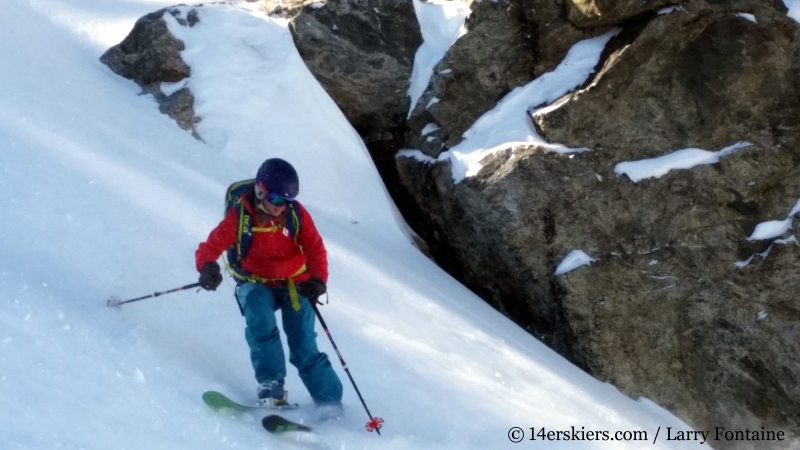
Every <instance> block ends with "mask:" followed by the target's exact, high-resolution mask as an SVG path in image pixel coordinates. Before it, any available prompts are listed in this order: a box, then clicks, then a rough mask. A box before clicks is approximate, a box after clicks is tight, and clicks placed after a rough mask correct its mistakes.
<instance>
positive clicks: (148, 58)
mask: <svg viewBox="0 0 800 450" xmlns="http://www.w3.org/2000/svg"><path fill="white" fill-rule="evenodd" d="M165 13H166V14H171V15H173V16H174V17H175V18H176V20H177V21H178V23H179V24H181V25H183V26H190V27H191V26H194V25H195V24H196V23H197V20H198V18H197V13H196V12H194V11H193V13H189V14H188V15H187V17H182V15H181V12H180V11H179V10H178V9H175V8H164V9H161V10H158V11H155V12H152V13H150V14H147V15H146V16H143V17H142V18H140V19H139V20H137V21H136V24H135V25H134V27H133V30H131V32H130V33H129V34H128V36H127V37H125V39H124V40H123V41H122V42H120V43H119V44H118V45H115V46H114V47H111V48H110V49H108V51H106V52H105V53H104V54H103V56H101V57H100V61H101V62H103V63H104V64H106V65H107V66H108V67H109V68H110V69H111V70H113V71H114V73H116V74H117V75H120V76H122V77H125V78H127V79H129V80H133V81H135V82H136V84H138V85H139V86H141V87H142V90H143V91H144V92H146V93H148V94H151V95H153V97H155V99H156V100H157V101H158V103H159V109H160V110H161V112H162V113H165V114H167V115H169V116H170V117H172V118H173V119H175V121H176V122H178V125H180V127H181V128H183V129H184V130H188V131H191V132H192V134H193V135H194V136H195V137H198V136H197V134H196V132H195V131H194V125H195V123H196V120H197V119H196V118H195V115H194V107H193V105H194V97H193V96H192V93H191V91H189V89H186V88H183V89H179V90H177V91H176V92H174V93H172V94H171V95H169V96H167V95H165V94H164V93H163V92H162V90H161V83H177V82H179V81H181V80H183V79H184V78H186V77H188V76H189V75H190V74H191V71H190V69H189V66H187V65H186V63H185V62H184V61H183V59H181V56H180V52H181V51H182V50H183V49H184V46H183V42H181V41H179V40H178V39H176V38H175V37H174V36H173V35H172V34H171V33H170V32H169V29H168V28H167V23H166V22H165V21H164V19H163V16H164V14H165Z"/></svg>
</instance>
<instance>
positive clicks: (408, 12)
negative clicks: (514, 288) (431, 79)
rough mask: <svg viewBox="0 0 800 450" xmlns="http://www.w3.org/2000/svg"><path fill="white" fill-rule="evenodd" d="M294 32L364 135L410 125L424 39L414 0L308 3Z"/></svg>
mask: <svg viewBox="0 0 800 450" xmlns="http://www.w3.org/2000/svg"><path fill="white" fill-rule="evenodd" d="M291 31H292V36H293V37H294V41H295V45H297V49H298V51H299V52H300V55H301V56H302V57H303V60H304V61H305V62H306V65H307V66H308V68H309V70H310V71H311V72H312V73H313V74H314V76H315V77H316V78H317V80H318V81H319V82H320V84H322V86H323V87H325V89H326V90H327V91H328V93H329V94H330V96H331V98H333V100H334V101H335V102H336V104H337V105H339V108H340V109H341V110H342V112H343V113H344V114H345V116H346V117H347V118H348V120H349V121H350V123H352V124H353V126H354V127H355V128H356V130H358V131H359V133H361V135H362V136H365V137H367V138H368V139H369V136H370V135H371V134H373V133H378V134H379V135H380V134H381V133H383V132H384V130H389V129H392V128H395V127H403V126H404V122H405V116H406V114H407V113H408V107H409V100H408V96H407V94H406V93H407V91H408V87H409V79H410V78H411V71H412V69H413V66H414V54H415V53H416V51H417V49H418V48H419V46H420V45H421V44H422V35H421V33H420V30H419V24H418V23H417V18H416V14H415V13H414V5H413V4H412V2H411V0H400V1H395V0H349V1H342V2H329V3H325V4H324V6H321V7H313V6H307V7H305V8H304V9H303V10H302V12H301V13H300V14H299V15H297V16H296V17H295V18H294V21H293V22H292V24H291ZM377 139H381V136H378V137H377Z"/></svg>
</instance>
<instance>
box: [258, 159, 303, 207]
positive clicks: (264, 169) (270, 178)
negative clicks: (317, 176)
mask: <svg viewBox="0 0 800 450" xmlns="http://www.w3.org/2000/svg"><path fill="white" fill-rule="evenodd" d="M256 184H261V185H263V186H264V187H265V188H267V190H268V191H269V193H270V194H274V195H278V196H280V197H283V198H286V199H294V198H295V197H297V194H299V193H300V180H299V179H298V177H297V171H296V170H294V167H292V165H291V164H289V163H288V162H286V161H284V160H282V159H280V158H270V159H268V160H266V161H264V164H261V167H259V168H258V173H257V174H256Z"/></svg>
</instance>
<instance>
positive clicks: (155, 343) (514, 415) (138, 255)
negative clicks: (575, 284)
mask: <svg viewBox="0 0 800 450" xmlns="http://www.w3.org/2000/svg"><path fill="white" fill-rule="evenodd" d="M169 3H170V2H168V1H164V0H113V1H112V0H13V1H12V2H7V4H5V5H4V9H3V13H2V14H0V48H2V50H1V52H2V53H0V54H1V55H2V58H0V88H1V89H2V90H1V91H0V92H2V93H3V94H2V95H3V101H2V102H0V170H2V176H0V211H3V220H2V222H0V223H1V224H0V403H2V404H3V405H4V407H3V408H2V409H0V436H2V444H1V445H0V446H2V448H3V449H59V448H63V449H143V448H147V449H156V450H157V449H169V450H178V449H195V450H196V449H224V448H257V449H261V448H264V449H266V448H270V449H276V448H277V449H283V448H286V449H290V448H297V447H296V445H295V444H294V443H292V442H284V441H281V440H279V439H277V438H275V437H273V436H270V435H268V434H266V433H265V432H264V431H263V430H262V429H261V428H260V427H259V426H258V423H257V419H259V418H258V417H244V418H232V417H226V416H222V415H219V414H215V413H212V412H211V411H209V410H207V408H206V407H205V406H204V405H203V404H202V402H201V401H200V395H201V393H202V392H203V391H205V390H208V389H218V390H222V391H224V392H226V393H228V394H229V395H231V396H232V397H234V398H236V399H238V400H241V401H245V402H246V401H250V400H251V399H252V397H253V395H254V390H255V381H254V380H253V377H252V369H251V367H250V363H249V360H248V353H247V348H246V344H245V342H244V336H243V334H244V333H243V322H242V319H241V317H240V315H239V312H238V309H237V307H236V306H235V304H234V300H233V298H232V295H231V293H232V289H233V286H232V283H231V282H230V281H226V283H225V284H223V286H222V288H220V289H219V290H217V291H216V292H201V293H194V292H181V293H175V294H170V295H168V296H164V297H159V298H154V299H148V300H144V301H142V302H138V303H133V304H129V305H126V306H124V307H123V308H122V310H121V311H114V310H110V309H108V308H106V306H105V301H106V299H107V298H108V297H109V296H110V295H118V296H119V297H121V298H123V299H126V298H132V297H138V296H141V295H146V294H149V293H152V292H154V291H160V290H166V289H169V288H172V287H177V286H180V285H183V284H187V283H191V282H193V281H195V280H196V277H197V274H196V273H195V271H194V262H193V255H194V250H195V249H196V247H197V244H198V243H199V242H200V241H201V240H202V239H204V238H205V237H206V235H207V233H208V232H209V231H210V230H211V229H212V227H213V226H214V225H216V223H217V222H218V221H219V220H220V219H221V215H222V211H221V209H222V196H223V192H224V189H225V187H226V186H227V185H228V184H229V183H231V182H233V181H237V180H240V179H244V178H247V177H251V176H252V175H253V174H254V172H255V170H256V168H257V167H258V164H259V163H260V162H261V161H263V160H264V159H266V158H268V157H272V156H278V157H283V158H286V159H288V160H289V161H291V162H292V163H293V164H294V165H295V166H296V167H297V169H298V171H299V173H300V176H301V187H302V189H301V194H300V200H301V201H303V203H304V204H305V205H306V206H307V207H308V209H309V210H310V211H311V213H312V214H313V216H314V218H315V222H316V223H317V225H318V227H319V229H320V231H321V233H322V235H323V237H324V239H325V242H326V244H327V246H328V250H329V256H330V266H331V279H330V304H329V305H326V306H324V307H323V308H322V313H323V314H324V315H325V318H326V321H327V322H328V325H329V327H330V329H331V332H332V333H333V336H334V338H335V339H336V341H337V344H338V346H339V348H340V350H341V351H342V353H343V355H344V357H345V359H346V361H347V363H348V365H349V367H350V369H351V371H352V373H353V376H354V377H355V379H356V381H357V382H358V384H359V388H360V390H361V392H362V393H363V395H364V397H365V399H366V401H367V403H368V405H369V407H370V409H371V411H372V412H373V413H374V414H375V415H378V416H381V417H383V418H384V419H385V421H386V425H385V427H384V429H383V436H382V437H378V436H376V435H375V434H368V433H366V432H365V431H364V430H363V424H364V423H365V422H366V419H367V417H366V414H365V413H364V411H363V410H362V408H361V405H360V403H359V401H358V399H357V397H356V395H355V393H354V391H353V389H352V388H351V387H350V385H349V383H348V380H347V377H346V375H345V374H344V372H343V371H342V370H341V367H340V365H339V363H338V362H336V361H335V360H334V366H335V367H336V369H337V371H338V372H339V375H340V377H341V378H342V380H343V382H344V383H345V398H344V403H345V407H346V410H347V416H346V418H345V420H344V421H343V422H342V423H341V424H340V425H329V426H324V427H322V429H321V431H320V433H321V434H322V435H323V436H324V437H325V440H326V442H327V443H328V444H329V445H330V448H337V449H365V448H366V449H369V448H386V449H422V448H424V449H487V448H504V447H513V446H514V444H512V443H511V442H510V441H509V430H510V429H511V427H520V428H521V431H523V432H525V433H526V435H525V439H530V437H531V435H530V431H531V430H530V427H536V430H537V431H538V430H539V429H541V428H542V427H544V428H545V429H546V430H547V431H551V430H552V431H555V430H570V427H575V428H576V429H577V430H585V431H590V430H593V431H609V432H611V435H610V436H611V437H612V438H613V437H614V432H616V431H635V430H642V431H645V432H646V433H647V440H648V441H649V442H648V443H647V446H648V447H650V446H652V447H653V448H656V449H658V448H689V447H690V446H691V448H696V447H697V443H696V442H686V443H681V442H678V441H666V440H665V435H666V431H667V430H666V427H673V429H672V430H673V433H674V432H675V430H677V429H682V430H687V429H689V428H688V427H687V426H686V425H685V424H683V423H681V422H680V421H679V420H678V419H676V418H675V417H673V416H671V415H670V414H668V413H666V412H665V411H664V410H662V409H660V408H659V407H658V406H657V405H655V404H653V403H652V402H650V401H647V400H646V399H641V400H640V401H634V400H631V399H629V398H627V397H626V396H624V395H622V394H620V393H619V392H617V391H616V389H614V388H613V387H612V386H610V385H608V384H605V383H602V382H599V381H597V380H595V379H593V378H592V377H590V376H588V375H587V374H585V373H584V372H582V371H580V370H579V369H577V368H575V367H574V366H572V365H571V364H569V363H568V362H567V361H565V360H564V359H563V358H561V357H559V356H558V355H556V354H555V353H553V352H552V351H550V350H549V349H547V348H546V347H544V346H543V345H542V344H540V343H539V342H538V341H537V340H535V339H534V338H533V337H532V336H530V335H529V334H528V333H526V332H525V331H524V330H522V329H520V328H519V327H518V326H516V325H514V324H513V323H511V322H510V321H509V320H507V319H506V318H505V317H503V316H502V315H501V314H499V313H498V312H496V311H494V310H493V309H491V308H490V307H489V306H487V305H486V304H485V303H484V302H482V301H481V300H480V299H479V298H477V297H476V296H474V295H473V294H472V293H470V292H469V291H468V290H467V289H465V288H464V287H463V286H461V285H460V284H459V283H457V282H456V281H454V280H453V279H451V278H450V277H449V276H447V275H446V274H445V273H444V272H443V271H441V270H440V269H439V268H438V267H437V266H436V265H434V264H433V263H432V262H431V261H429V260H428V259H426V258H425V257H424V256H423V255H422V254H420V253H419V252H418V251H417V250H416V249H415V248H414V247H413V246H412V245H411V244H410V242H409V239H408V237H407V232H406V231H405V226H404V224H402V222H401V221H399V220H398V218H397V215H396V211H395V209H394V206H393V205H392V204H391V202H390V200H389V198H388V196H387V195H386V190H385V188H384V187H383V185H382V184H381V182H380V179H379V177H378V175H377V172H376V171H375V168H374V167H373V165H372V162H371V160H370V159H369V156H368V155H367V152H366V150H365V147H364V145H363V143H362V142H361V141H360V140H359V138H358V135H357V134H356V133H355V132H354V131H353V130H352V128H351V127H350V126H349V125H348V124H347V122H346V120H345V119H344V117H343V116H342V114H341V113H340V112H339V111H338V109H337V108H336V107H335V105H334V104H333V102H332V101H331V100H330V98H328V96H327V95H326V94H325V93H324V91H323V90H322V89H321V88H320V87H319V85H318V84H317V83H316V82H315V81H314V79H313V77H312V76H311V75H310V74H309V73H308V71H307V70H306V68H305V66H304V65H303V64H302V61H301V60H300V58H299V56H298V54H297V52H296V50H295V49H294V47H293V45H292V43H291V38H290V36H289V33H288V31H287V29H286V28H285V24H281V23H279V22H275V21H271V20H268V19H266V18H265V17H263V16H262V15H259V14H257V13H251V12H249V11H248V10H253V9H254V7H255V6H257V5H249V6H246V5H245V4H237V5H236V6H231V5H225V4H213V5H208V6H206V7H205V8H203V9H202V11H201V15H200V20H201V22H200V24H198V25H197V26H195V27H194V28H192V29H191V30H189V29H183V30H176V33H178V34H181V37H182V38H183V39H185V40H186V42H187V49H186V52H185V54H184V57H185V58H186V60H187V62H188V63H189V64H190V65H191V66H192V69H193V77H192V78H191V79H190V80H189V82H188V85H189V86H190V87H191V88H192V89H193V90H194V91H195V95H196V96H197V112H198V113H199V114H200V115H202V117H203V122H201V124H200V127H199V132H200V134H201V135H203V136H205V137H206V138H207V142H208V144H204V143H201V142H199V141H197V140H195V139H193V138H192V137H191V136H190V135H189V134H187V133H186V132H184V131H182V130H181V129H179V128H178V127H177V125H176V124H175V123H174V122H173V121H172V120H171V119H169V118H168V117H166V116H164V115H162V114H160V113H159V112H158V108H157V106H156V103H155V102H154V101H153V100H152V99H151V98H148V97H147V96H142V95H139V88H138V87H137V86H136V85H135V84H134V83H132V82H130V81H127V80H124V79H122V78H120V77H118V76H116V75H114V74H113V73H112V72H111V71H110V70H108V69H107V68H106V67H105V66H103V65H102V64H101V63H100V62H99V61H98V57H99V56H100V55H101V54H102V52H103V51H105V49H106V48H108V46H110V45H113V44H114V43H116V42H118V41H119V40H121V39H122V38H123V37H124V36H125V34H126V33H127V32H128V31H129V30H130V28H131V27H132V26H133V23H134V21H135V20H136V19H137V18H138V17H140V16H141V15H143V14H145V13H147V12H150V11H153V10H156V9H159V8H161V7H164V6H168V5H169ZM173 25H174V24H173ZM319 343H320V346H321V348H322V349H323V350H324V351H326V352H328V353H329V355H331V356H332V357H334V359H335V354H334V353H333V352H332V349H331V347H330V345H329V343H328V342H327V341H326V340H325V338H324V335H321V336H320V340H319ZM289 372H290V376H289V378H288V379H287V385H288V388H289V390H290V392H291V395H292V399H293V400H295V401H298V402H300V403H301V404H304V405H308V404H309V402H310V399H309V397H308V394H307V393H305V392H304V389H303V388H302V385H301V383H300V381H299V379H298V377H297V375H296V372H295V371H294V370H293V368H290V370H289ZM309 410H310V407H306V408H301V410H300V411H298V412H296V413H295V415H294V417H295V418H301V419H302V418H305V417H306V414H307V413H308V411H309ZM659 427H660V430H659ZM657 431H658V432H659V433H660V434H659V437H658V438H656V437H655V436H656V432H657ZM511 434H512V435H513V433H511ZM512 437H514V436H512ZM654 439H656V440H655V444H653V441H654ZM526 444H536V445H537V447H542V448H589V449H611V448H614V449H617V448H642V446H643V445H645V444H643V443H642V442H622V441H610V440H609V441H594V442H589V441H585V442H580V443H576V442H574V441H564V440H557V441H542V440H541V439H539V438H537V440H536V441H534V442H523V443H522V444H520V445H526ZM576 444H577V445H576Z"/></svg>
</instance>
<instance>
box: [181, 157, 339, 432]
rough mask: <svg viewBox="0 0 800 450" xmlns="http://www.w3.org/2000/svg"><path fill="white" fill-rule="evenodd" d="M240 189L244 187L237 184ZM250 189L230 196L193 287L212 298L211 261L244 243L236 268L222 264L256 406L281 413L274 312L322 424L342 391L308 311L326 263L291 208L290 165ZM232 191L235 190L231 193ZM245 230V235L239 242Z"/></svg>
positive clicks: (216, 271)
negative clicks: (238, 313)
mask: <svg viewBox="0 0 800 450" xmlns="http://www.w3.org/2000/svg"><path fill="white" fill-rule="evenodd" d="M244 183H248V182H242V183H240V184H244ZM249 183H251V184H252V186H250V185H246V190H245V191H244V193H243V194H241V196H238V197H237V196H234V197H236V198H234V199H233V200H234V202H233V206H232V207H230V208H229V209H228V212H227V214H226V216H225V219H223V220H222V222H220V224H219V225H217V227H216V228H214V230H212V231H211V233H210V234H209V236H208V239H207V240H206V241H205V242H203V243H201V244H200V246H199V248H198V249H197V252H196V253H195V260H196V265H197V270H198V271H199V272H200V279H199V283H200V285H201V286H202V287H203V288H204V289H206V290H212V291H213V290H216V288H217V287H219V285H220V284H221V283H222V274H221V273H220V266H219V264H217V262H216V260H217V259H218V258H219V257H220V255H221V254H222V252H223V251H225V250H226V249H229V248H230V247H231V246H234V249H237V248H239V249H241V247H243V245H242V244H243V240H244V239H245V238H247V239H249V244H248V249H247V250H246V254H244V255H240V256H241V261H238V262H239V263H240V264H235V262H234V261H231V259H232V258H231V256H230V253H229V258H228V259H229V268H230V269H231V274H232V275H233V276H234V278H235V279H236V281H237V287H236V292H235V294H236V299H237V300H238V301H239V306H240V308H241V310H242V314H243V315H244V317H245V322H246V328H245V339H246V340H247V344H248V345H249V346H250V359H251V361H252V363H253V369H254V370H255V377H256V380H257V381H258V383H259V386H258V389H257V391H256V396H257V399H258V400H257V401H258V403H259V404H261V405H264V406H270V407H281V406H286V405H288V392H287V391H286V390H285V389H284V379H285V377H286V359H285V356H284V351H283V346H282V345H281V338H280V333H279V331H278V325H277V320H276V318H275V311H277V310H278V309H280V310H281V316H282V320H283V331H284V333H285V334H286V340H287V342H288V345H289V361H290V362H291V363H292V364H293V365H294V366H295V367H296V368H297V370H298V372H299V374H300V379H301V380H302V381H303V384H305V386H306V389H308V392H309V393H310V394H311V398H312V399H313V400H314V403H315V404H316V405H317V407H318V408H321V409H322V410H323V411H325V413H324V414H325V415H327V416H328V417H330V416H338V415H339V414H340V412H341V409H342V403H341V400H342V383H341V381H340V380H339V377H338V376H337V375H336V372H334V370H333V367H332V366H331V363H330V361H329V360H328V356H327V355H326V354H325V353H322V352H320V351H319V350H318V349H317V343H316V336H317V334H316V332H315V331H314V324H315V313H314V309H313V306H312V305H311V303H310V302H312V301H314V302H318V299H319V296H321V295H322V294H324V293H325V292H326V290H327V286H326V282H327V278H328V261H327V252H326V250H325V246H324V244H323V242H322V237H321V236H320V235H319V233H318V232H317V229H316V227H315V226H314V222H313V221H312V219H311V215H310V214H309V213H308V211H307V210H306V209H305V208H304V207H303V206H302V205H301V204H300V203H299V202H297V201H296V200H295V197H296V196H297V194H298V192H299V180H298V176H297V172H296V171H295V169H294V167H292V165H291V164H289V163H288V162H286V161H284V160H282V159H279V158H272V159H268V160H266V161H265V162H264V163H263V164H262V165H261V167H260V168H259V169H258V173H257V174H256V178H255V182H254V183H253V182H252V181H250V182H249ZM234 186H237V184H234V185H233V186H231V189H233V187H234ZM230 192H231V190H230V189H229V193H230ZM247 221H250V222H247ZM243 224H244V225H243ZM248 225H249V226H250V227H252V228H251V229H252V232H251V233H246V234H243V233H242V229H243V228H246V227H247V226H248ZM239 251H241V250H239ZM318 303H319V302H318ZM320 304H321V303H320Z"/></svg>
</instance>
